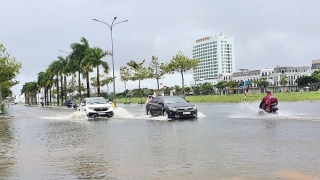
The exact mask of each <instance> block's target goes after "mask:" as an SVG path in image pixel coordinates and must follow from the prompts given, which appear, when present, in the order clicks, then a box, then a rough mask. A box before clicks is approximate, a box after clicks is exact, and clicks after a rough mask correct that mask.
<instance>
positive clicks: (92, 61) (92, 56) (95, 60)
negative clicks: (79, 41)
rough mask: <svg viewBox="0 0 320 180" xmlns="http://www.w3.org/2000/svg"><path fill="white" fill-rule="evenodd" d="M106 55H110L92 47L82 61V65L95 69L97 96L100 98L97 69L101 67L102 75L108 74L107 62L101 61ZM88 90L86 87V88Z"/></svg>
mask: <svg viewBox="0 0 320 180" xmlns="http://www.w3.org/2000/svg"><path fill="white" fill-rule="evenodd" d="M107 55H111V53H110V52H106V51H103V50H102V49H101V48H99V47H94V48H90V49H88V51H87V57H86V58H85V60H84V61H83V63H84V64H88V65H89V66H91V67H94V68H97V88H98V96H100V74H99V73H100V72H99V67H100V66H102V67H103V69H104V70H103V71H104V73H106V74H108V73H109V70H110V68H109V65H108V63H107V62H105V61H102V59H103V58H104V57H106V56H107ZM87 88H88V87H87Z"/></svg>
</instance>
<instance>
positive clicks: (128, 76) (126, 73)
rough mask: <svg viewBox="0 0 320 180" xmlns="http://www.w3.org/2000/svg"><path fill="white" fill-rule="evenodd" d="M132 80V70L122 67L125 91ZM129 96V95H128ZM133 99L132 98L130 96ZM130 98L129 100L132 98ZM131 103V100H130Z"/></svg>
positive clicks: (121, 76) (121, 73)
mask: <svg viewBox="0 0 320 180" xmlns="http://www.w3.org/2000/svg"><path fill="white" fill-rule="evenodd" d="M130 79H132V78H131V72H130V69H129V68H127V67H126V66H122V67H120V80H121V81H122V82H123V83H124V90H125V91H126V90H127V83H128V81H129V80H130ZM126 94H128V93H126ZM126 97H127V98H126V103H128V95H127V96H126ZM130 97H131V96H130ZM130 97H129V98H130ZM129 101H130V99H129Z"/></svg>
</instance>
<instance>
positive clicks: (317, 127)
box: [0, 101, 320, 180]
mask: <svg viewBox="0 0 320 180" xmlns="http://www.w3.org/2000/svg"><path fill="white" fill-rule="evenodd" d="M258 104H259V103H258V102H256V103H234V104H233V103H230V104H229V103H223V104H205V103H198V104H196V105H197V107H198V111H199V117H198V118H197V119H190V120H168V119H166V118H164V117H149V116H147V115H145V110H144V107H145V106H144V105H137V104H135V105H134V104H132V105H127V106H126V105H121V104H118V107H117V109H116V110H115V116H114V117H112V118H111V119H104V118H100V119H95V120H92V121H88V119H87V118H86V117H85V115H84V114H82V113H80V112H77V111H76V110H73V109H68V108H64V107H63V108H43V107H40V106H33V107H29V106H25V105H11V106H10V107H9V108H8V113H9V115H10V116H11V118H0V179H129V180H136V179H170V180H171V179H183V180H185V179H210V180H212V179H237V180H242V179H248V180H251V179H312V180H315V179H316V180H319V179H320V111H319V107H320V102H319V101H314V102H310V101H309V102H293V103H281V102H280V104H279V113H278V114H272V115H262V116H261V115H258V108H257V107H258Z"/></svg>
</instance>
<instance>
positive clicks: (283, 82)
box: [279, 76, 289, 92]
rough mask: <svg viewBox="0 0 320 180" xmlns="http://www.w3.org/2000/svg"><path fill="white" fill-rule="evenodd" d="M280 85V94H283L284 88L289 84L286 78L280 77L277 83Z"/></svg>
mask: <svg viewBox="0 0 320 180" xmlns="http://www.w3.org/2000/svg"><path fill="white" fill-rule="evenodd" d="M279 83H280V85H282V92H284V88H285V87H286V85H287V84H288V83H289V81H288V77H287V76H282V77H281V78H280V81H279Z"/></svg>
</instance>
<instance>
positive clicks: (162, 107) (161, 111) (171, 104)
mask: <svg viewBox="0 0 320 180" xmlns="http://www.w3.org/2000/svg"><path fill="white" fill-rule="evenodd" d="M146 114H147V115H151V116H167V117H168V118H182V117H190V118H194V117H197V116H198V110H197V107H196V106H195V105H194V104H191V103H189V102H188V101H186V100H184V99H183V98H181V97H179V96H159V97H155V98H154V99H153V100H152V101H151V102H149V103H148V104H146Z"/></svg>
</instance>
